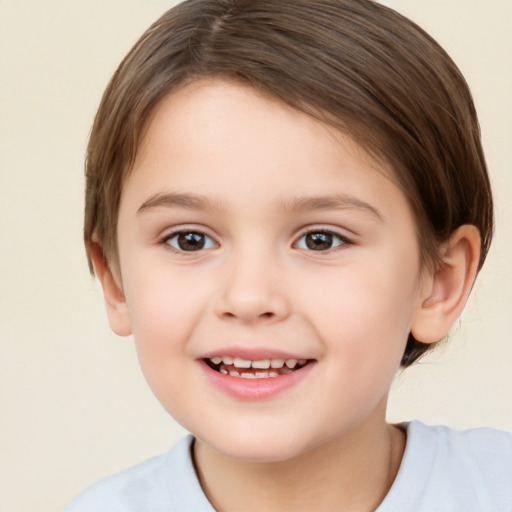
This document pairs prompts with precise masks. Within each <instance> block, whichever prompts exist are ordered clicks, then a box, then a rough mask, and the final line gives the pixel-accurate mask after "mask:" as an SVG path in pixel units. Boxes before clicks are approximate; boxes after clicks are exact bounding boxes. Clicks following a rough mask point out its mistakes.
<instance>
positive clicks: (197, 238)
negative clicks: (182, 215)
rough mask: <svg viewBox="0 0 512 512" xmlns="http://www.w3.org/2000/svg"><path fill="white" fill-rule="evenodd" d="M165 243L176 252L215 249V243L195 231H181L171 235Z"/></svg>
mask: <svg viewBox="0 0 512 512" xmlns="http://www.w3.org/2000/svg"><path fill="white" fill-rule="evenodd" d="M166 243H167V244H168V245H170V246H171V247H173V248H174V249H176V250H178V251H187V252H192V251H200V250H202V249H210V248H211V247H215V245H216V244H215V242H214V241H213V240H212V239H211V238H210V237H209V236H206V235H205V234H204V233H197V232H195V231H183V232H181V233H176V234H174V235H171V236H170V237H169V238H168V239H167V240H166Z"/></svg>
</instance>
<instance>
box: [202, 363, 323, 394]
mask: <svg viewBox="0 0 512 512" xmlns="http://www.w3.org/2000/svg"><path fill="white" fill-rule="evenodd" d="M199 363H200V365H201V367H202V369H203V372H204V373H205V375H206V377H207V378H208V379H209V381H210V382H211V383H212V384H213V385H214V386H215V387H217V388H218V389H220V390H221V391H223V392H224V393H227V394H228V395H231V396H233V397H235V398H238V399H241V400H264V399H268V398H272V397H274V396H276V395H278V394H280V393H282V392H284V391H285V390H287V389H288V388H291V387H293V386H296V385H297V384H299V383H300V382H301V381H302V380H303V379H304V378H305V377H306V376H307V375H308V374H309V372H310V371H311V369H312V368H313V366H314V362H310V363H308V364H306V365H305V366H303V367H302V368H299V369H298V370H294V371H293V372H291V373H286V374H285V375H279V376H278V377H268V378H265V379H244V378H243V377H232V376H231V375H224V374H222V373H219V372H217V371H215V370H213V369H212V368H210V367H209V366H208V365H207V364H206V363H205V362H204V361H199Z"/></svg>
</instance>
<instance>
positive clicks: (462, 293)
mask: <svg viewBox="0 0 512 512" xmlns="http://www.w3.org/2000/svg"><path fill="white" fill-rule="evenodd" d="M479 259H480V233H479V231H478V229H477V228H476V227H475V226H472V225H463V226H461V227H459V228H458V229H457V230H456V231H455V232H454V233H453V235H452V236H451V237H450V239H449V240H448V241H447V242H446V243H445V244H444V245H443V246H442V248H441V264H440V265H439V268H438V269H437V270H436V271H435V272H434V273H433V274H432V275H431V276H429V278H428V279H427V281H428V284H427V286H426V287H425V296H424V297H423V298H422V301H421V305H420V306H419V308H418V310H417V311H416V313H415V315H414V318H413V322H412V326H411V334H412V335H413V336H414V338H415V339H416V340H418V341H420V342H422V343H435V342H437V341H439V340H441V339H442V338H444V337H445V336H446V335H447V334H448V332H449V330H450V329H451V327H452V326H453V324H454V323H455V321H456V320H457V318H458V317H459V316H460V314H461V313H462V310H463V309H464V306H465V304H466V301H467V299H468V297H469V293H470V292H471V288H472V286H473V283H474V281H475V278H476V274H477V272H478V262H479Z"/></svg>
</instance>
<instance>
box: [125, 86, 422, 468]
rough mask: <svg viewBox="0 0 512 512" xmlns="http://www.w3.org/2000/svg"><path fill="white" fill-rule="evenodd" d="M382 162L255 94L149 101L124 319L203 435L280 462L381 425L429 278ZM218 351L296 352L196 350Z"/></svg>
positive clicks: (129, 224)
mask: <svg viewBox="0 0 512 512" xmlns="http://www.w3.org/2000/svg"><path fill="white" fill-rule="evenodd" d="M386 174H387V175H389V169H384V168H378V167H377V166H376V164H372V163H371V161H370V159H369V158H367V157H365V155H364V153H363V152H362V151H361V150H360V149H359V148H358V147H357V146H356V145H355V144H354V143H353V142H351V141H350V140H349V139H348V138H347V137H345V136H343V135H341V134H340V133H337V132H335V131H334V130H331V129H329V128H327V127H325V126H324V125H322V124H320V123H319V122H317V121H314V120H313V119H311V118H310V117H308V116H306V115H304V114H302V113H299V112H297V111H295V110H291V109H289V108H287V107H286V106H283V105H282V104H280V103H278V102H275V101H273V100H271V99H268V98H265V97H263V96H261V95H259V94H257V93H256V92H254V91H253V90H252V89H250V88H246V87H243V86H236V85H233V84H228V83H225V82H221V81H210V82H207V81H204V82H198V83H195V84H192V85H189V86H187V87H185V88H184V89H182V90H180V91H178V92H175V93H173V94H171V95H170V96H169V97H168V98H167V99H166V100H165V101H164V102H163V103H162V104H161V106H160V107H159V108H158V110H157V112H156V115H155V116H154V118H153V119H152V121H151V124H150V126H149V129H148V132H147V134H146V136H145V139H144V142H143V144H142V146H141V148H140V150H139V153H138V156H137V159H136V162H135V167H134V169H133V173H132V174H131V176H130V178H129V179H128V181H127V183H126V184H125V187H124V189H123V195H122V200H121V206H120V214H119V224H118V244H119V254H120V269H121V281H122V287H123V290H124V297H125V299H126V304H127V313H126V316H125V320H124V321H125V324H126V329H125V331H126V330H132V331H133V334H134V337H135V340H136V345H137V351H138V355H139V358H140V362H141V366H142V369H143V372H144V374H145V376H146V378H147V380H148V382H149V385H150V386H151V388H152V390H153V391H154V393H155V394H156V396H157V397H158V398H159V400H160V401H161V402H162V404H163V405H164V406H165V408H166V409H167V410H168V411H169V412H170V413H171V414H172V415H173V416H174V417H175V418H176V419H177V420H178V421H179V422H180V423H182V424H183V425H184V426H185V427H186V428H187V429H188V430H190V431H191V432H192V433H193V434H195V435H196V436H197V437H198V438H199V439H200V440H202V441H204V442H206V443H207V444H209V445H210V446H212V447H213V448H215V449H216V450H218V451H220V452H221V453H223V454H225V455H228V456H231V457H235V458H245V459H253V460H283V459H287V458H290V457H293V456H296V455H299V454H301V453H304V452H306V451H307V450H309V449H311V448H313V447H315V446H318V445H320V444H322V443H325V442H328V441H330V440H333V439H335V438H338V437H339V436H341V435H343V434H345V433H348V432H349V431H351V430H352V429H357V428H362V427H363V426H364V425H370V424H371V425H374V424H381V423H383V422H384V417H385V405H386V399H387V393H388V390H389V387H390V385H391V382H392V379H393V377H394V375H395V372H396V370H397V368H398V366H399V364H400V360H401V357H402V354H403V352H404V348H405V344H406V340H407V337H408V333H409V332H410V330H411V326H412V325H413V323H414V321H415V315H417V312H418V310H419V309H420V307H421V304H422V302H423V300H424V296H425V288H426V285H425V284H424V282H425V280H423V279H422V275H423V273H422V268H421V265H420V256H419V247H418V243H417V235H416V226H415V222H414V219H413V216H412V213H411V210H410V208H409V206H408V203H407V200H406V198H405V196H404V194H403V193H402V192H401V191H400V190H399V189H398V188H397V186H395V185H394V184H393V183H392V181H391V180H390V179H389V178H388V177H386ZM426 281H428V280H426ZM224 356H227V357H230V358H232V359H234V358H236V357H240V358H241V359H242V360H250V361H263V362H262V363H261V364H260V365H259V366H262V367H265V366H267V365H268V362H267V361H268V360H272V363H273V365H274V366H278V367H279V366H280V365H282V360H283V359H284V360H299V361H300V360H305V361H307V364H306V365H305V366H303V367H302V368H300V369H295V370H294V371H293V372H291V373H288V374H284V375H281V374H282V373H284V370H283V368H281V369H279V368H277V369H273V368H270V369H265V368H263V369H259V370H246V369H243V368H234V367H233V366H232V365H229V362H230V361H229V359H227V360H226V361H227V363H228V364H224V363H222V364H220V365H217V366H215V368H213V369H212V368H210V366H209V365H208V364H207V362H206V361H210V360H211V359H213V358H216V357H218V358H222V357H224ZM280 360H281V361H280ZM214 362H218V359H215V361H214ZM303 362H304V361H300V362H299V363H298V366H300V364H301V363H303ZM289 363H290V365H293V362H289ZM245 364H247V363H245ZM211 365H212V366H213V363H211ZM243 365H244V363H243V362H242V366H243ZM257 366H258V365H257ZM298 366H297V367H296V368H298ZM285 368H286V364H285ZM220 369H222V370H223V371H224V372H226V371H228V372H232V371H234V372H238V373H239V374H243V373H252V374H253V376H254V375H256V377H257V378H255V379H250V378H243V377H238V376H236V374H235V376H231V375H224V374H222V373H220V372H218V371H217V370H220ZM275 373H277V374H279V376H277V377H274V376H270V375H271V374H272V375H274V374H275ZM246 377H247V375H246Z"/></svg>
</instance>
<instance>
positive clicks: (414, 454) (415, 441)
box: [379, 421, 512, 512]
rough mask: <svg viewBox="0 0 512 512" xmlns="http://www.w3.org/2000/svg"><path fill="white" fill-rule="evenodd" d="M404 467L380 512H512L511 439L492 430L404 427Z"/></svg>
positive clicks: (416, 423)
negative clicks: (391, 511) (402, 511)
mask: <svg viewBox="0 0 512 512" xmlns="http://www.w3.org/2000/svg"><path fill="white" fill-rule="evenodd" d="M405 428H406V430H407V445H406V450H405V453H404V457H403V460H402V464H401V467H400V470H399V473H398V475H397V478H396V480H395V483H394V484H393V486H392V488H391V490H390V492H389V495H388V497H387V498H386V500H385V501H384V503H383V506H382V508H381V509H379V512H386V511H387V510H391V509H389V508H388V506H389V505H391V506H392V507H395V510H397V508H396V507H397V506H398V507H401V508H398V510H407V511H408V510H411V511H412V510H414V511H415V512H423V511H425V512H432V511H437V510H439V511H441V510H442V511H443V512H448V511H449V512H452V511H453V512H455V511H457V512H458V511H460V512H463V511H464V512H467V511H468V510H471V511H474V512H487V511H488V512H501V511H503V512H510V511H511V510H512V434H511V433H510V432H504V431H500V430H495V429H491V428H473V429H469V430H464V431H457V430H453V429H451V428H448V427H444V426H427V425H424V424H422V423H420V422H417V421H414V422H411V423H410V424H408V425H405Z"/></svg>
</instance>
